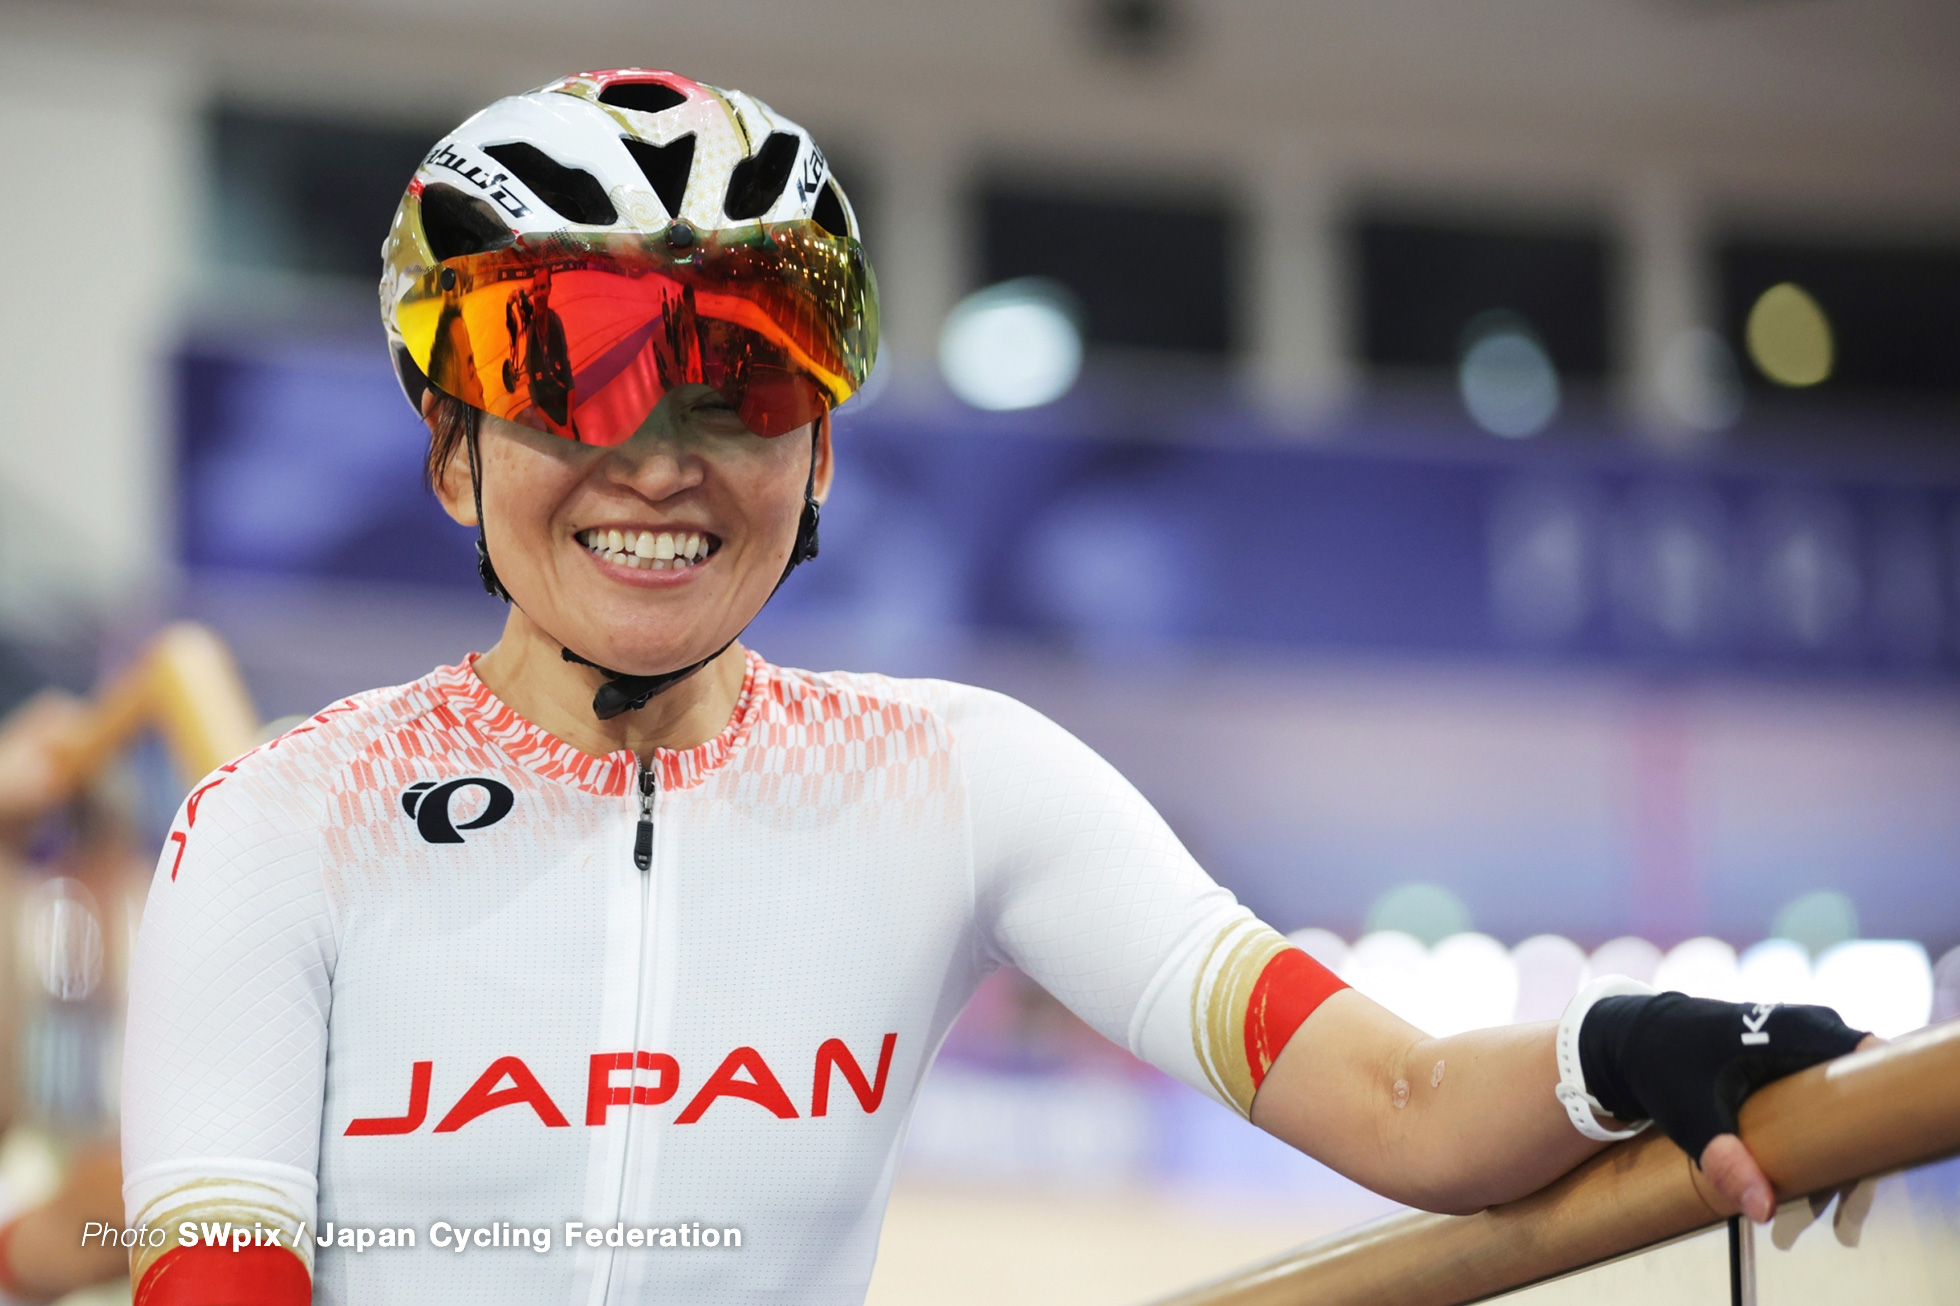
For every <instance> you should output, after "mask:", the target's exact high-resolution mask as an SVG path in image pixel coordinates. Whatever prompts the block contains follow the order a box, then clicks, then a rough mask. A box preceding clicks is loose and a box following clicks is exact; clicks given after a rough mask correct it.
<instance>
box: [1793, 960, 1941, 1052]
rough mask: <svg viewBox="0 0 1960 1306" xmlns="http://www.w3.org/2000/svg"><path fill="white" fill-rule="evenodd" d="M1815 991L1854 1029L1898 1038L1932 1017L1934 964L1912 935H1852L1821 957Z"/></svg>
mask: <svg viewBox="0 0 1960 1306" xmlns="http://www.w3.org/2000/svg"><path fill="white" fill-rule="evenodd" d="M1812 992H1813V993H1814V995H1815V996H1814V998H1813V1001H1816V1002H1821V1003H1823V1004H1824V1005H1825V1006H1829V1007H1836V1008H1837V1012H1838V1014H1839V1015H1840V1016H1842V1017H1844V1023H1845V1024H1847V1025H1849V1026H1851V1027H1852V1028H1853V1029H1868V1030H1870V1031H1871V1032H1872V1033H1874V1034H1876V1035H1878V1036H1879V1037H1880V1038H1897V1037H1898V1036H1899V1035H1901V1034H1906V1033H1910V1032H1911V1031H1913V1030H1915V1029H1918V1028H1919V1027H1920V1026H1921V1025H1924V1024H1925V1023H1926V1022H1927V1020H1929V1019H1930V1018H1931V1017H1932V1014H1933V964H1932V962H1931V961H1930V960H1928V959H1927V956H1926V948H1925V946H1924V945H1923V944H1920V943H1918V942H1915V941H1912V940H1907V939H1854V940H1852V941H1851V942H1849V943H1840V944H1838V945H1837V946H1836V947H1834V948H1832V949H1830V950H1829V951H1828V952H1826V953H1825V954H1824V955H1823V956H1821V957H1819V958H1818V959H1817V968H1816V971H1815V973H1814V975H1813V979H1812Z"/></svg>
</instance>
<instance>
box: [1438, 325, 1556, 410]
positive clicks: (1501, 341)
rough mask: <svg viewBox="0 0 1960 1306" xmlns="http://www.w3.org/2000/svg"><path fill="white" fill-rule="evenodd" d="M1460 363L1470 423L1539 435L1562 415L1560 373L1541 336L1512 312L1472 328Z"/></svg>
mask: <svg viewBox="0 0 1960 1306" xmlns="http://www.w3.org/2000/svg"><path fill="white" fill-rule="evenodd" d="M1468 336H1469V344H1468V346H1467V347H1466V348H1465V349H1464V351H1463V360H1462V362H1460V363H1459V364H1458V365H1457V374H1456V375H1457V391H1458V393H1459V394H1461V395H1462V397H1463V407H1464V408H1465V410H1467V411H1468V412H1469V414H1470V419H1471V420H1472V421H1474V422H1475V423H1476V424H1477V425H1478V426H1481V427H1483V428H1484V429H1485V430H1486V431H1489V432H1490V433H1491V434H1492V435H1501V436H1504V437H1505V438H1506V439H1513V440H1515V439H1521V438H1523V437H1525V436H1528V435H1536V434H1538V433H1539V432H1540V431H1542V430H1544V429H1545V427H1546V425H1547V424H1548V423H1549V422H1550V421H1551V420H1552V418H1553V417H1554V416H1556V415H1557V414H1558V404H1559V384H1558V372H1557V370H1556V369H1554V368H1553V366H1552V358H1551V355H1550V354H1549V353H1547V352H1546V350H1545V346H1544V345H1543V344H1541V343H1540V342H1539V340H1538V337H1537V336H1536V335H1535V334H1533V333H1532V331H1531V329H1530V328H1529V327H1527V326H1526V325H1524V323H1523V322H1522V321H1521V320H1519V319H1518V318H1516V317H1515V316H1513V315H1510V314H1503V315H1492V317H1491V318H1490V319H1489V321H1488V322H1487V323H1484V324H1482V325H1475V324H1473V326H1472V328H1471V329H1470V331H1469V332H1468Z"/></svg>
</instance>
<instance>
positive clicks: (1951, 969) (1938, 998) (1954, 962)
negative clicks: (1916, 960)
mask: <svg viewBox="0 0 1960 1306" xmlns="http://www.w3.org/2000/svg"><path fill="white" fill-rule="evenodd" d="M1955 1016H1960V948H1952V949H1949V950H1948V951H1947V954H1946V955H1945V956H1944V957H1941V958H1940V961H1939V965H1937V966H1935V967H1933V1019H1934V1020H1935V1021H1941V1020H1952V1019H1953V1018H1954V1017H1955Z"/></svg>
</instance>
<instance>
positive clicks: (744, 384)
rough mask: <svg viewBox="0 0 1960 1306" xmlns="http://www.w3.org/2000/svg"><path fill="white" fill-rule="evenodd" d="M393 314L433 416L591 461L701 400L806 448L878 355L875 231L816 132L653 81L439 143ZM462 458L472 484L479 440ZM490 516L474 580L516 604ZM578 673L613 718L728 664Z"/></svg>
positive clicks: (527, 104)
mask: <svg viewBox="0 0 1960 1306" xmlns="http://www.w3.org/2000/svg"><path fill="white" fill-rule="evenodd" d="M380 297H381V319H382V323H383V326H384V327H385V329H386V331H387V336H388V345H389V352H390V354H391V356H392V358H393V360H394V364H395V375H396V378H397V379H398V380H399V381H400V382H401V386H402V391H403V393H404V394H405V395H406V396H407V397H408V400H409V403H410V404H411V405H413V406H414V407H416V408H417V410H418V411H419V410H420V409H421V406H422V400H423V397H424V395H425V394H426V393H427V392H428V391H429V390H431V389H433V390H434V391H436V392H438V393H439V394H442V395H447V396H449V397H450V398H452V399H455V400H457V401H460V402H461V403H462V404H465V405H467V406H468V407H469V408H471V409H475V410H477V412H479V413H489V414H492V415H494V416H497V417H500V418H504V419H506V420H508V421H512V422H517V423H520V424H522V425H525V426H529V427H532V428H534V429H536V430H539V431H544V432H547V433H549V434H552V435H557V436H561V437H563V438H565V439H569V440H575V441H578V442H580V443H584V444H589V445H596V446H613V445H618V444H622V443H624V442H625V441H626V440H628V439H630V438H631V437H632V435H633V434H634V432H635V431H637V430H638V429H639V428H640V426H641V425H642V423H644V422H645V421H646V419H647V417H648V415H649V414H651V413H652V411H653V409H654V407H655V406H656V405H657V404H658V403H659V402H660V401H661V399H662V398H663V397H664V396H665V395H666V394H668V393H669V392H670V391H672V390H674V389H675V388H676V387H679V386H683V385H706V386H708V387H710V388H712V389H714V390H716V391H718V392H719V393H720V394H721V396H722V397H723V398H724V399H725V400H726V401H727V402H728V404H729V406H730V407H731V408H733V409H734V411H735V412H736V414H737V415H738V416H739V417H740V418H741V420H742V422H743V424H744V425H745V426H746V427H747V428H748V429H749V430H750V431H752V432H754V433H755V434H757V435H759V436H763V437H765V438H773V437H775V436H779V435H782V434H784V433H785V432H788V431H793V430H797V429H799V428H802V427H805V426H808V425H810V424H812V423H817V422H820V421H821V420H822V419H824V418H826V417H827V415H828V414H829V413H830V412H831V411H832V410H833V409H835V408H836V407H837V405H839V404H841V403H843V402H844V401H845V400H846V399H848V398H850V396H851V395H852V394H854V393H856V392H857V390H858V389H859V388H860V387H862V386H863V384H864V383H865V381H866V379H867V378H868V377H869V376H870V374H871V368H872V364H873V363H874V361H875V360H876V356H877V350H878V292H877V283H876V281H875V279H874V278H873V276H872V272H871V266H870V263H869V262H868V261H867V260H866V258H865V254H864V248H863V245H862V243H861V240H860V233H859V229H858V222H857V216H856V214H855V213H854V212H853V211H852V209H851V204H850V201H849V199H847V198H846V197H845V194H844V191H843V188H842V187H841V186H840V185H839V184H838V182H837V180H836V178H835V177H834V176H832V175H831V171H830V165H829V164H828V162H827V161H826V160H825V159H824V156H823V152H822V151H821V150H819V149H818V148H817V144H816V142H815V141H814V140H812V139H811V137H810V134H809V133H808V132H807V131H805V130H804V129H803V128H801V127H799V126H798V125H797V124H795V123H793V122H791V121H789V120H788V119H786V118H783V117H782V116H781V115H779V114H777V113H776V112H774V111H773V110H772V109H770V108H769V107H768V106H767V105H765V104H763V103H762V102H761V101H759V100H757V99H755V98H753V97H751V96H748V95H745V94H743V93H742V92H740V91H731V90H724V89H721V88H719V87H714V86H709V85H706V84H704V83H701V82H696V81H692V80H690V79H688V78H685V77H681V76H679V75H677V74H675V73H671V72H664V71H659V70H654V69H643V68H627V69H611V70H607V71H601V72H589V73H581V74H578V75H576V76H572V77H567V78H563V79H561V80H559V81H556V82H553V83H551V84H549V85H547V86H544V87H540V88H539V89H537V90H535V91H530V92H527V93H525V94H522V95H513V96H507V97H505V98H504V99H501V100H498V101H497V102H496V103H494V104H492V105H490V106H489V107H488V108H486V109H484V110H483V111H482V112H480V113H478V114H476V115H475V116H473V117H471V118H470V119H468V120H467V121H466V122H464V123H463V124H462V125H461V126H460V127H458V128H456V130H455V131H453V132H451V133H450V134H449V135H448V136H446V137H444V138H443V139H442V140H441V141H440V142H438V143H437V145H436V146H435V148H434V149H433V150H431V151H430V152H429V153H428V155H427V156H426V157H425V158H424V159H423V161H422V164H421V166H420V167H418V168H417V169H416V172H415V175H414V177H413V178H412V179H411V180H410V182H409V185H408V190H407V192H406V193H405V194H404V195H403V196H402V200H401V204H400V206H399V207H398V208H397V210H396V212H395V218H394V222H393V224H392V225H391V227H390V228H389V232H388V237H387V240H386V242H385V243H384V244H383V246H382V272H381V285H380ZM819 429H821V428H819ZM467 449H468V454H469V457H470V465H471V468H472V472H473V473H474V471H475V469H476V467H477V447H476V438H475V434H474V428H473V424H472V430H471V434H470V436H469V438H468V440H467ZM815 472H816V463H815V458H814V447H813V457H812V462H811V482H810V484H809V485H806V487H805V490H804V507H803V515H802V518H801V520H800V522H799V524H798V529H797V535H796V541H795V543H794V545H793V547H792V550H791V553H790V557H789V562H788V565H787V566H786V567H785V569H784V571H783V577H784V578H787V576H788V575H789V572H790V571H791V570H793V569H794V568H795V567H796V566H797V565H798V564H799V563H801V562H803V561H805V560H806V559H808V558H811V557H814V556H815V555H816V551H817V520H818V509H817V503H816V499H815V497H814V494H813V487H814V478H815ZM472 479H473V480H474V479H475V478H474V475H473V477H472ZM477 496H478V510H477V518H478V527H477V557H478V567H479V570H480V572H481V574H482V577H483V582H484V586H485V588H487V589H488V590H489V591H490V592H491V593H492V594H494V595H496V596H497V597H499V598H503V599H505V600H508V599H509V597H510V596H509V594H508V593H507V592H506V591H505V590H504V588H503V585H502V582H501V581H499V580H498V579H497V575H496V571H495V568H494V567H493V566H492V565H491V562H490V557H489V551H488V546H487V544H486V543H485V535H484V531H483V527H482V501H481V490H480V487H479V488H478V489H477ZM777 583H778V585H779V586H780V584H781V580H778V582H777ZM731 642H732V641H731ZM565 655H566V657H567V658H568V659H569V660H572V661H576V662H581V663H585V664H586V665H589V666H594V667H597V668H598V669H599V670H600V671H602V672H604V673H605V675H606V676H607V677H608V679H609V680H610V681H611V682H612V683H611V684H610V685H608V686H607V687H606V688H605V689H602V690H601V692H600V696H599V698H598V699H595V703H594V707H595V710H596V711H598V712H599V714H600V715H601V717H607V716H612V715H617V714H618V712H620V711H625V710H630V709H632V708H636V707H640V706H643V705H644V704H645V703H646V701H647V700H648V699H649V698H650V697H651V696H652V695H653V694H657V693H659V692H661V691H662V690H664V689H666V688H667V687H669V686H670V685H672V684H674V683H676V682H678V681H679V680H681V679H683V678H685V677H686V676H688V675H690V674H692V673H693V672H694V671H696V670H698V669H699V668H700V667H701V666H703V665H705V664H706V662H708V661H712V657H711V658H708V659H703V661H702V662H698V663H695V664H694V665H693V666H690V667H684V668H681V669H679V670H677V671H672V672H666V673H662V674H660V675H658V676H640V675H628V674H626V673H621V672H615V671H612V670H609V669H608V668H605V667H600V666H599V665H598V664H597V663H594V662H590V661H589V660H588V659H586V658H584V657H581V656H579V655H577V654H576V653H574V652H572V651H571V650H570V649H567V650H566V654H565Z"/></svg>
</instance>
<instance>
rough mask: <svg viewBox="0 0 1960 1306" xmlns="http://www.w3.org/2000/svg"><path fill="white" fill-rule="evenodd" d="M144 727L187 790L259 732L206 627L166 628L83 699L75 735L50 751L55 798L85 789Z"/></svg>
mask: <svg viewBox="0 0 1960 1306" xmlns="http://www.w3.org/2000/svg"><path fill="white" fill-rule="evenodd" d="M150 729H154V730H156V731H157V732H158V733H159V734H160V735H161V736H162V737H163V740H164V743H165V744H166V745H167V746H168V747H169V749H170V754H171V757H172V759H173V760H174V761H175V762H176V764H177V770H178V773H179V775H180V776H181V778H182V779H183V781H184V783H185V784H187V785H188V784H190V783H192V782H194V781H196V780H197V779H198V777H200V776H202V775H204V774H205V773H206V772H208V771H210V770H211V769H212V768H213V767H216V766H218V765H220V764H222V763H223V762H225V761H227V760H229V759H230V758H233V757H236V756H237V755H238V754H240V753H242V752H244V751H245V750H246V749H248V748H250V747H251V746H252V744H253V742H254V740H255V738H256V736H257V735H258V731H259V718H258V713H257V712H256V711H255V710H254V709H253V707H252V699H251V695H250V694H248V693H247V692H246V689H245V682H244V681H243V680H242V679H240V677H239V674H238V667H237V665H236V664H235V663H234V662H233V661H232V658H231V653H230V651H229V650H227V649H226V648H225V646H224V644H223V642H222V641H220V640H219V639H218V637H217V636H216V635H214V634H212V633H211V632H210V631H209V630H207V629H206V628H205V627H203V626H199V625H196V624H194V623H192V622H179V623H177V624H176V625H172V626H167V627H165V628H164V630H163V631H162V632H161V633H159V634H158V635H157V637H156V638H155V639H153V640H151V641H150V644H149V646H148V647H147V648H146V649H145V650H144V652H143V655H142V656H141V657H139V658H138V659H137V660H136V661H135V662H134V663H133V664H131V665H130V666H129V667H127V668H125V669H124V670H123V671H122V672H121V673H119V674H118V675H116V676H115V677H114V678H113V679H111V681H110V682H109V684H108V686H107V687H106V688H105V689H104V690H103V691H102V692H101V693H100V694H98V695H97V696H96V698H95V699H94V700H93V701H92V702H90V704H89V706H88V710H87V713H86V715H85V716H83V718H82V719H81V721H80V723H79V725H78V727H77V728H76V730H75V731H74V732H73V734H71V735H70V736H69V737H68V738H66V739H64V740H62V741H61V743H60V745H59V746H58V748H57V753H58V756H59V765H60V768H61V790H62V796H64V797H66V796H68V795H71V794H73V793H74V792H75V791H77V790H79V789H80V788H82V787H83V786H85V785H86V784H87V783H88V782H89V780H90V779H91V778H92V777H93V776H94V775H95V774H96V773H97V772H98V771H100V770H101V769H102V767H103V766H104V765H105V764H107V763H108V762H109V761H110V760H111V759H112V758H114V757H115V756H116V754H118V753H120V752H121V751H122V750H123V749H124V748H126V747H128V746H129V744H130V743H131V741H132V740H134V739H135V737H136V736H137V735H139V734H141V733H142V732H143V731H145V730H150Z"/></svg>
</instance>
